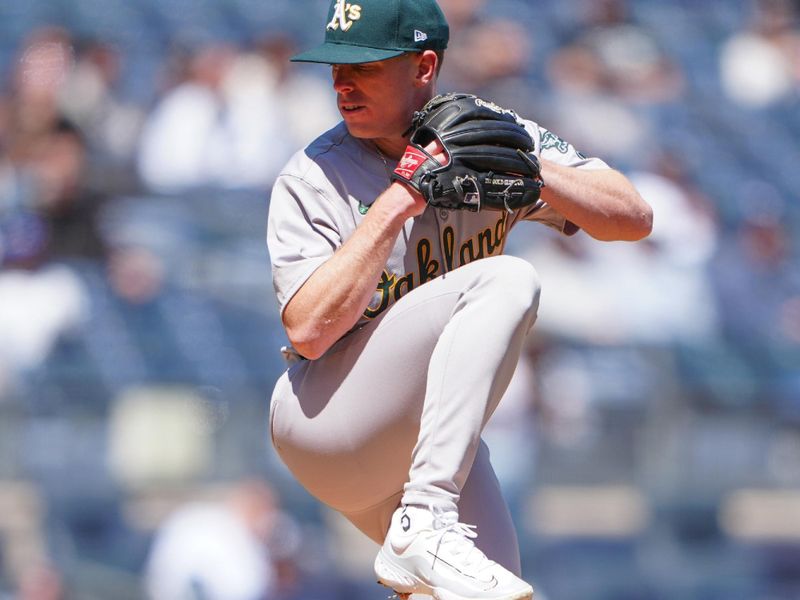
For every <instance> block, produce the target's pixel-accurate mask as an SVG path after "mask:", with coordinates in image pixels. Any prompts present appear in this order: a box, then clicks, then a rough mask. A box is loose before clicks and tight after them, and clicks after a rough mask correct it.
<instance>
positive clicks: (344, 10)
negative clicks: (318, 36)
mask: <svg viewBox="0 0 800 600" xmlns="http://www.w3.org/2000/svg"><path fill="white" fill-rule="evenodd" d="M360 18H361V5H359V4H351V3H349V2H345V0H336V8H335V9H334V11H333V18H332V19H331V22H330V23H328V25H327V27H325V31H330V30H331V29H333V30H334V31H335V30H337V29H341V30H342V31H347V30H348V29H350V27H352V26H353V21H358V20H359V19H360Z"/></svg>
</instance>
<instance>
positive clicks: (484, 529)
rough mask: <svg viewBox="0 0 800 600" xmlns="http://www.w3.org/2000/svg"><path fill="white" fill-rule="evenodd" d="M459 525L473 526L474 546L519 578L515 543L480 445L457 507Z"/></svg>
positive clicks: (486, 451)
mask: <svg viewBox="0 0 800 600" xmlns="http://www.w3.org/2000/svg"><path fill="white" fill-rule="evenodd" d="M458 512H459V519H460V521H461V522H462V523H468V524H470V525H476V526H477V532H478V538H477V540H476V543H477V545H478V547H479V548H480V549H481V550H482V551H483V553H484V554H486V556H488V557H489V558H491V559H492V560H494V561H496V562H498V563H500V564H501V565H503V566H504V567H505V568H506V569H508V570H510V571H511V572H512V573H515V574H516V575H520V574H521V565H520V554H519V542H518V540H517V533H516V530H515V529H514V523H513V522H512V520H511V513H510V512H509V510H508V505H507V504H506V501H505V499H504V498H503V494H502V493H501V491H500V483H499V482H498V481H497V476H496V475H495V473H494V469H493V468H492V465H491V463H490V462H489V449H488V448H487V447H486V444H485V443H484V442H483V441H481V445H480V448H479V449H478V454H477V456H476V457H475V462H474V463H473V465H472V470H471V471H470V473H469V477H468V478H467V482H466V483H465V484H464V489H463V490H461V499H460V500H459V503H458Z"/></svg>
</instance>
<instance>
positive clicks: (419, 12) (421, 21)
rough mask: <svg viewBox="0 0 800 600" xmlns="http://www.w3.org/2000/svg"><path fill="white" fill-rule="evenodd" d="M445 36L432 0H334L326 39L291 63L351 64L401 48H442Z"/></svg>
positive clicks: (400, 51)
mask: <svg viewBox="0 0 800 600" xmlns="http://www.w3.org/2000/svg"><path fill="white" fill-rule="evenodd" d="M449 38H450V28H449V26H448V25H447V19H445V16H444V13H442V9H440V8H439V5H438V4H436V0H350V1H349V2H348V1H346V0H333V1H332V2H331V7H330V10H329V11H328V24H327V25H326V27H325V43H324V44H322V45H321V46H317V47H316V48H313V49H312V50H309V51H307V52H302V53H301V54H298V55H297V56H294V57H292V59H291V60H292V61H293V62H313V63H326V64H342V65H343V64H356V63H367V62H375V61H379V60H386V59H387V58H394V57H395V56H400V55H401V54H404V53H405V52H421V51H423V50H444V49H445V48H447V41H448V39H449Z"/></svg>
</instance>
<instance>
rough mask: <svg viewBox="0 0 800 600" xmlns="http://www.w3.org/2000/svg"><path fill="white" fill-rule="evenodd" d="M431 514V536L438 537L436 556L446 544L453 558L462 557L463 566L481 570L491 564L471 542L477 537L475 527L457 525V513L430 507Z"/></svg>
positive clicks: (463, 524) (464, 524)
mask: <svg viewBox="0 0 800 600" xmlns="http://www.w3.org/2000/svg"><path fill="white" fill-rule="evenodd" d="M431 513H433V519H434V520H433V526H434V532H433V534H432V535H438V536H440V537H439V542H438V544H437V547H436V552H437V554H438V553H439V548H440V547H441V546H443V545H445V544H446V545H448V546H450V547H451V551H452V554H453V556H461V555H464V558H463V562H464V565H465V566H468V567H479V568H478V569H476V570H481V569H482V568H483V566H488V563H491V561H490V560H489V559H488V558H486V555H485V554H484V553H483V552H481V550H480V549H479V548H478V547H477V546H475V543H474V542H473V541H472V540H474V539H475V538H477V537H478V533H477V532H476V531H475V530H476V529H477V526H475V525H467V524H466V523H459V521H458V514H457V513H455V512H453V511H446V510H443V509H442V508H440V507H438V506H433V507H431ZM483 563H487V565H483Z"/></svg>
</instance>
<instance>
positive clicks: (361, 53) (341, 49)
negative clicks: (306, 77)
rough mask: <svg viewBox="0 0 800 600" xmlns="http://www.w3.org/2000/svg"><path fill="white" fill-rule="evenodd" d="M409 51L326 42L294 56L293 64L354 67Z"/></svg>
mask: <svg viewBox="0 0 800 600" xmlns="http://www.w3.org/2000/svg"><path fill="white" fill-rule="evenodd" d="M405 52H407V50H385V49H383V48H368V47H366V46H351V45H345V44H335V43H333V42H325V43H324V44H322V45H321V46H317V47H316V48H312V49H311V50H308V51H307V52H301V53H300V54H298V55H296V56H293V57H292V58H291V59H289V60H291V61H292V62H310V63H324V64H328V65H354V64H359V63H369V62H377V61H379V60H386V59H387V58H394V57H395V56H400V55H401V54H404V53H405Z"/></svg>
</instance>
